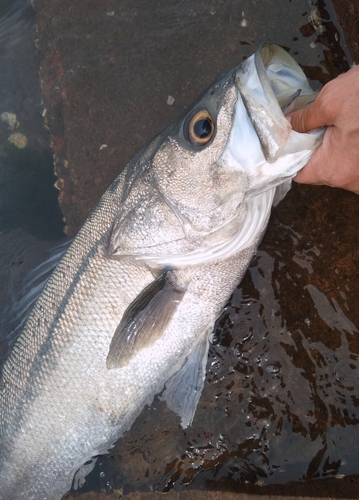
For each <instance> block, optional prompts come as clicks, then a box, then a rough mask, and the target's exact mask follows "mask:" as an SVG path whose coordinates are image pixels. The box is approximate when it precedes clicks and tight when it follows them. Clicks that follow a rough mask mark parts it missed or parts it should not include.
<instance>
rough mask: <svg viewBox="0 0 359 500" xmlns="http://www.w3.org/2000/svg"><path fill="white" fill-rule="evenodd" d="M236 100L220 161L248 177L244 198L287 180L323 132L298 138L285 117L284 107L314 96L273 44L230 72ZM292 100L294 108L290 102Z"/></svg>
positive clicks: (300, 104)
mask: <svg viewBox="0 0 359 500" xmlns="http://www.w3.org/2000/svg"><path fill="white" fill-rule="evenodd" d="M236 87H237V89H238V93H239V96H238V99H237V103H236V107H235V113H234V123H233V126H232V130H231V134H230V137H229V140H228V143H227V146H226V148H225V150H224V151H223V155H222V161H223V163H224V164H225V165H226V166H227V168H233V169H238V168H239V169H243V170H244V171H245V172H246V173H247V174H249V177H250V183H251V186H250V187H249V189H248V191H247V196H255V195H257V194H260V193H262V192H263V191H265V190H267V189H270V188H272V187H276V186H279V185H280V184H282V183H285V182H287V181H290V180H291V179H292V178H293V177H294V176H295V175H296V174H297V172H298V171H299V170H300V169H301V168H303V167H304V165H305V164H306V163H307V162H308V160H309V158H310V156H311V155H312V153H313V152H314V151H315V150H316V149H317V148H318V147H319V145H320V144H321V142H322V138H323V134H324V129H316V130H314V131H312V132H309V133H305V134H300V133H298V132H296V131H294V130H292V127H291V125H290V123H289V121H288V120H287V119H286V117H285V115H284V112H283V110H282V108H284V111H286V103H287V102H290V101H291V97H292V96H294V98H293V99H294V101H295V102H293V103H292V102H291V106H290V109H293V108H294V107H296V109H298V107H303V106H305V105H307V104H309V103H310V102H311V101H314V99H315V97H316V95H317V92H314V91H313V90H312V88H311V87H310V85H309V82H308V80H307V78H306V76H305V74H304V73H303V71H302V70H301V68H300V66H299V65H298V64H297V63H296V61H295V60H294V59H293V58H292V57H291V56H290V55H289V54H288V53H287V52H286V51H285V50H284V49H282V48H281V47H279V46H277V45H264V46H263V47H262V48H260V49H259V50H258V51H257V52H256V53H255V54H253V55H252V56H250V57H249V58H248V59H247V60H246V61H244V62H243V63H242V64H240V65H239V67H238V69H237V71H236ZM297 101H298V104H296V103H297Z"/></svg>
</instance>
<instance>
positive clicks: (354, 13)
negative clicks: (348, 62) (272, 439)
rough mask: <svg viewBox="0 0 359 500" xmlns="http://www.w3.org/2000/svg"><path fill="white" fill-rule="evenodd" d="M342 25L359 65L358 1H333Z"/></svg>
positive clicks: (351, 51)
mask: <svg viewBox="0 0 359 500" xmlns="http://www.w3.org/2000/svg"><path fill="white" fill-rule="evenodd" d="M332 2H333V6H334V8H335V11H336V13H337V16H338V20H339V22H340V24H341V25H342V28H343V31H344V36H345V40H346V43H347V45H348V47H349V51H350V53H351V56H352V58H353V61H355V63H356V64H358V63H359V3H358V2H357V0H332Z"/></svg>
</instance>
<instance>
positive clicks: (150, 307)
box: [106, 269, 185, 369]
mask: <svg viewBox="0 0 359 500" xmlns="http://www.w3.org/2000/svg"><path fill="white" fill-rule="evenodd" d="M184 293H185V289H184V288H183V287H180V286H178V285H177V284H176V278H175V271H174V270H173V269H169V270H166V271H165V272H164V273H163V274H161V275H160V276H159V277H158V278H157V279H155V280H154V281H153V282H152V283H150V284H149V285H148V286H147V287H146V288H144V290H143V291H142V292H141V293H140V294H139V295H138V296H137V297H136V298H135V300H134V301H133V302H132V303H131V304H130V305H129V306H128V308H127V309H126V311H125V312H124V315H123V317H122V320H121V322H120V324H119V325H118V327H117V328H116V331H115V334H114V336H113V337H112V341H111V344H110V349H109V353H108V356H107V360H106V366H107V368H108V369H112V368H121V367H122V366H124V365H126V364H127V363H128V361H129V360H130V358H131V357H132V356H133V355H134V354H135V353H136V352H138V351H140V350H141V349H144V348H145V347H148V346H150V345H151V344H153V343H154V342H155V341H156V340H157V339H159V338H160V337H161V335H162V334H163V332H164V331H165V329H166V328H167V325H168V324H169V322H170V321H171V319H172V316H173V314H174V313H175V311H176V309H177V307H178V305H179V304H180V302H181V300H182V298H183V295H184Z"/></svg>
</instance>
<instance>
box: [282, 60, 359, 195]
mask: <svg viewBox="0 0 359 500" xmlns="http://www.w3.org/2000/svg"><path fill="white" fill-rule="evenodd" d="M287 118H289V121H290V122H291V125H292V128H293V129H294V130H296V131H297V132H308V131H310V130H313V129H315V128H319V127H327V129H326V131H325V134H324V137H323V143H322V145H321V146H320V147H319V148H318V149H317V150H316V151H315V152H314V153H313V155H312V157H311V158H310V160H309V162H308V163H307V165H306V166H305V167H304V168H303V169H302V170H301V171H300V172H298V174H297V175H296V177H295V178H294V180H295V181H296V182H299V183H301V184H325V185H327V186H332V187H340V188H343V189H347V190H349V191H353V192H354V193H356V194H359V66H357V67H355V68H352V69H350V70H349V71H348V72H347V73H344V74H342V75H340V76H338V77H337V78H335V79H334V80H331V81H330V82H329V83H327V84H326V85H325V86H324V87H323V88H322V90H321V91H320V93H319V95H318V97H317V99H316V100H315V101H314V103H313V104H311V105H310V106H308V107H307V108H304V109H302V110H300V111H295V112H293V113H291V114H290V115H288V117H287Z"/></svg>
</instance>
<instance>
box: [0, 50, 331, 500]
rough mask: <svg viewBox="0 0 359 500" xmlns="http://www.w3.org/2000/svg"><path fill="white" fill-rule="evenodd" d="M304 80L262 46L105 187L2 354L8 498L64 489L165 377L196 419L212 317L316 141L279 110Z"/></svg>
mask: <svg viewBox="0 0 359 500" xmlns="http://www.w3.org/2000/svg"><path fill="white" fill-rule="evenodd" d="M298 89H301V91H300V93H301V96H303V95H306V96H307V98H306V99H307V101H308V100H310V99H311V98H312V99H313V92H312V89H311V88H310V87H309V85H308V82H307V79H306V78H305V75H304V74H303V72H302V71H301V70H300V68H299V66H298V65H297V64H296V63H295V62H294V61H293V60H292V59H291V58H290V56H288V55H287V54H286V53H285V51H283V50H282V49H280V48H279V47H276V46H264V47H263V48H262V49H260V50H259V51H258V52H257V53H256V54H255V55H254V56H252V57H251V58H249V59H248V60H247V61H245V62H244V63H242V64H241V65H240V66H239V67H238V68H233V69H231V70H230V71H228V72H227V73H226V74H225V75H222V76H221V77H220V78H219V79H217V80H216V81H215V82H214V83H213V84H212V85H211V87H210V88H209V89H208V91H207V92H205V93H204V94H203V96H202V97H201V98H200V99H199V101H198V102H197V103H196V104H195V105H194V107H193V108H192V109H191V110H190V111H189V112H188V113H187V114H186V115H185V116H184V117H183V118H182V119H181V120H179V121H178V122H177V123H175V124H174V125H172V126H171V127H169V128H168V129H167V130H165V131H164V132H163V133H162V134H160V136H158V137H157V138H156V139H155V140H154V141H153V142H152V143H151V144H150V145H149V146H148V147H147V148H145V149H144V150H143V151H142V152H140V153H139V154H138V155H137V156H136V157H135V158H134V159H133V160H132V161H131V162H130V163H129V165H128V166H127V167H126V169H125V170H124V171H123V172H122V173H121V175H120V176H119V177H118V178H117V179H116V180H115V181H114V182H113V184H112V185H111V186H110V187H109V188H108V190H107V191H106V192H105V194H104V195H103V197H102V198H101V200H100V202H99V204H98V205H97V207H96V208H95V209H94V210H93V212H92V213H91V214H90V216H89V217H88V219H87V221H86V223H85V224H84V226H83V228H82V229H81V230H80V232H79V233H78V235H77V237H76V238H75V240H74V241H73V242H72V244H71V245H70V247H69V248H68V250H67V251H66V253H65V254H64V256H63V257H62V259H61V260H60V262H59V263H58V265H57V267H56V268H55V270H54V272H53V274H52V275H51V277H50V278H49V279H48V281H47V282H46V285H45V287H44V289H43V291H42V293H41V294H40V296H39V298H38V300H37V302H36V303H35V305H34V307H33V309H32V311H31V313H30V315H29V317H28V319H27V322H26V324H25V326H24V328H23V331H22V333H21V334H20V336H19V338H18V339H17V341H16V343H15V345H14V347H13V349H12V352H11V353H10V355H9V357H8V359H7V360H6V362H5V365H4V368H3V373H2V377H1V381H0V499H1V500H15V499H16V500H22V499H26V500H59V499H60V498H61V496H62V495H63V494H64V493H66V491H68V490H69V489H70V488H71V485H72V483H73V480H74V477H75V484H82V482H83V480H84V477H85V476H86V474H87V473H88V472H89V470H91V468H92V466H93V465H92V463H93V460H92V459H93V457H95V456H96V455H100V454H104V453H106V452H107V451H108V450H109V449H110V448H111V446H112V445H113V444H114V442H115V441H116V440H117V439H118V438H119V437H120V436H121V435H122V434H123V432H124V431H125V430H127V429H129V428H130V427H131V425H132V423H133V422H134V420H135V418H136V417H137V416H138V414H139V413H140V412H141V410H142V409H143V407H144V405H145V404H146V403H147V404H150V403H151V401H152V400H153V397H154V396H155V395H156V394H159V393H160V392H161V391H163V394H162V396H163V398H164V399H165V400H166V402H167V405H168V406H169V408H171V409H173V410H174V411H175V412H176V413H177V414H178V415H179V416H180V417H181V422H182V425H183V426H184V427H185V426H187V425H190V423H191V422H192V419H193V416H194V413H195V409H196V406H197V402H198V399H199V396H200V394H201V390H202V386H203V382H204V376H205V366H206V360H207V352H208V336H209V334H210V333H211V332H212V330H213V326H214V322H215V320H216V318H217V317H218V315H219V314H220V312H221V310H222V308H223V306H224V304H225V303H226V301H227V300H228V298H229V296H230V294H231V292H232V291H233V289H234V287H235V286H236V285H237V284H238V283H239V282H240V280H241V278H242V276H243V274H244V273H245V271H246V269H247V267H248V265H249V262H250V260H251V258H252V256H253V254H254V252H255V251H256V248H257V246H258V244H259V242H260V240H261V238H262V236H263V233H264V231H265V228H266V225H267V222H268V218H269V214H270V210H271V207H272V205H273V203H275V202H277V201H278V200H279V199H281V198H282V197H283V195H284V194H285V192H286V190H287V189H288V187H289V183H290V180H291V178H292V177H293V176H294V175H295V174H296V172H297V171H298V170H299V169H300V168H302V166H304V164H305V163H306V162H307V161H308V158H309V157H310V155H311V153H312V152H313V151H314V149H315V148H316V147H317V146H318V145H319V144H320V141H321V136H322V131H317V132H315V133H311V134H297V133H296V132H293V131H292V130H291V127H290V125H289V123H288V122H287V121H286V119H285V117H284V115H283V112H282V110H281V106H284V107H286V103H287V102H289V101H290V99H291V96H293V95H294V94H295V93H297V94H298ZM298 95H299V94H298ZM298 99H299V98H298ZM295 100H297V98H295ZM91 461H92V463H91ZM84 464H85V465H84Z"/></svg>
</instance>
